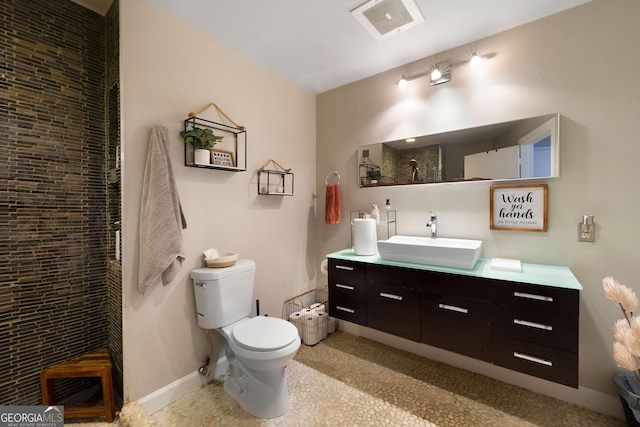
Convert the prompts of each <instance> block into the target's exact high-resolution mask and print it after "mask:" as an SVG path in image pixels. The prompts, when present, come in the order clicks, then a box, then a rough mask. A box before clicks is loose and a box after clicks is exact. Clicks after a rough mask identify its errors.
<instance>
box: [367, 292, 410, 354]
mask: <svg viewBox="0 0 640 427" xmlns="http://www.w3.org/2000/svg"><path fill="white" fill-rule="evenodd" d="M367 326H369V327H370V328H374V329H378V330H380V331H384V332H388V333H390V334H393V335H397V336H399V337H403V338H407V339H410V340H413V341H417V342H420V292H419V291H415V290H413V289H409V288H403V287H401V286H395V285H388V284H384V283H374V282H369V283H368V284H367Z"/></svg>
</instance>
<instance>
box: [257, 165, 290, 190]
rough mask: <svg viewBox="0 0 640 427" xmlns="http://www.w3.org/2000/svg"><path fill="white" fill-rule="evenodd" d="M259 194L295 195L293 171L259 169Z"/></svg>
mask: <svg viewBox="0 0 640 427" xmlns="http://www.w3.org/2000/svg"><path fill="white" fill-rule="evenodd" d="M258 194H260V195H263V196H293V172H285V171H277V170H269V169H265V170H259V171H258Z"/></svg>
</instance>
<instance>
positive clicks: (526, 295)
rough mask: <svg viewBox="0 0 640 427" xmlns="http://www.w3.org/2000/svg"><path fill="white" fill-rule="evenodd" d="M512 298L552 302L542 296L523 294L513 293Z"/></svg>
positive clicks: (551, 299)
mask: <svg viewBox="0 0 640 427" xmlns="http://www.w3.org/2000/svg"><path fill="white" fill-rule="evenodd" d="M513 296H514V297H520V298H527V299H534V300H537V301H546V302H553V298H551V297H545V296H544V295H536V294H525V293H523V292H514V293H513Z"/></svg>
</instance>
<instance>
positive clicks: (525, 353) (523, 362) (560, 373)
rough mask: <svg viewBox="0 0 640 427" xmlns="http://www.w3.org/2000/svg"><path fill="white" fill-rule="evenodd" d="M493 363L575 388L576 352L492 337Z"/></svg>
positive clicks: (501, 336)
mask: <svg viewBox="0 0 640 427" xmlns="http://www.w3.org/2000/svg"><path fill="white" fill-rule="evenodd" d="M493 363H494V364H495V365H498V366H502V367H504V368H508V369H512V370H514V371H518V372H522V373H525V374H528V375H533V376H534V377H538V378H543V379H545V380H549V381H554V382H557V383H560V384H564V385H567V386H569V387H573V388H578V353H573V352H569V351H565V350H559V349H556V348H551V347H547V346H543V345H539V344H533V343H529V342H525V341H520V340H515V339H512V338H508V337H505V336H503V335H498V334H494V335H493Z"/></svg>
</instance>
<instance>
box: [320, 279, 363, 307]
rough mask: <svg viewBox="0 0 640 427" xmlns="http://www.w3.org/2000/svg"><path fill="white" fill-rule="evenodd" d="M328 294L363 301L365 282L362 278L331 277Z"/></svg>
mask: <svg viewBox="0 0 640 427" xmlns="http://www.w3.org/2000/svg"><path fill="white" fill-rule="evenodd" d="M329 295H330V296H331V297H338V298H349V299H352V300H356V301H362V302H365V301H366V300H367V284H366V282H365V281H364V280H354V279H348V278H345V279H341V278H336V279H334V278H333V277H331V278H330V280H329Z"/></svg>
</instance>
